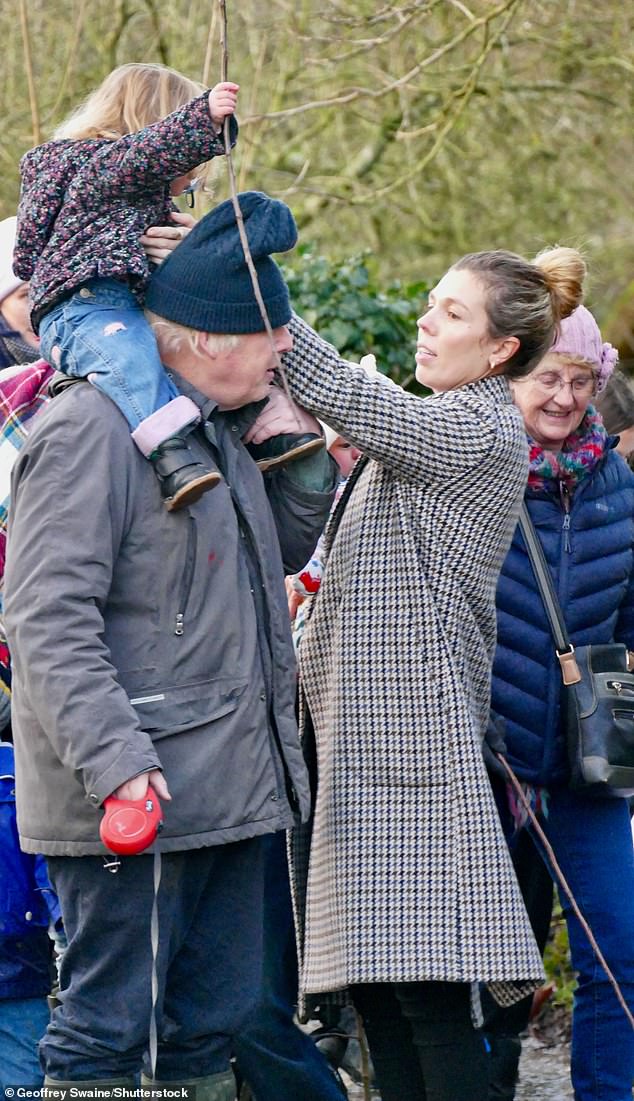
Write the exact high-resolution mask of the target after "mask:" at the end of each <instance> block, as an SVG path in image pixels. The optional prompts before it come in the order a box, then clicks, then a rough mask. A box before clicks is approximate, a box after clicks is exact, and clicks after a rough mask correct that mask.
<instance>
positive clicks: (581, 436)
mask: <svg viewBox="0 0 634 1101" xmlns="http://www.w3.org/2000/svg"><path fill="white" fill-rule="evenodd" d="M607 439H608V434H607V432H606V430H605V428H604V425H603V421H602V420H601V416H600V414H599V413H597V411H596V409H595V408H594V406H593V405H589V406H588V408H587V409H586V413H585V416H584V418H583V420H582V422H581V424H580V425H579V427H578V428H577V429H576V431H574V432H571V433H570V435H569V436H568V437H567V439H565V440H564V444H563V447H562V449H561V451H547V450H546V449H545V448H543V447H541V446H540V445H539V444H538V443H535V440H533V439H531V437H530V436H529V437H528V446H529V474H528V484H529V487H530V488H531V489H544V488H548V483H549V482H558V483H561V482H563V483H564V485H565V486H566V489H567V490H568V491H569V493H571V494H572V493H573V492H574V490H575V487H576V485H577V483H578V482H580V481H581V480H582V479H583V478H587V477H588V475H589V474H590V473H591V472H592V471H593V470H594V468H595V466H596V465H597V463H598V462H599V460H600V459H601V457H602V455H603V453H604V451H605V446H606V442H607Z"/></svg>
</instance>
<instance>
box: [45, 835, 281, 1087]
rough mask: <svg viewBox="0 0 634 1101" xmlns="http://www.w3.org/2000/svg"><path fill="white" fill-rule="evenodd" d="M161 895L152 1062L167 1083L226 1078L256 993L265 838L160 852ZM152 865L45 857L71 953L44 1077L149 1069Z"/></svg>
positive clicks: (136, 860) (144, 860) (97, 1076)
mask: <svg viewBox="0 0 634 1101" xmlns="http://www.w3.org/2000/svg"><path fill="white" fill-rule="evenodd" d="M161 860H162V877H161V885H160V889H159V896H158V898H159V908H158V917H159V948H158V958H157V975H158V1011H157V1019H158V1037H159V1044H158V1062H157V1068H156V1069H157V1073H156V1077H157V1078H158V1079H159V1080H164V1081H178V1080H179V1079H187V1078H203V1077H206V1076H207V1075H212V1074H218V1073H221V1072H223V1071H228V1070H229V1067H230V1057H231V1049H232V1036H233V1035H234V1033H236V1032H237V1031H238V1030H239V1029H240V1028H241V1026H242V1023H243V1021H244V1020H245V1019H246V1018H247V1017H248V1016H249V1014H250V1013H251V1011H252V1009H253V1006H254V1005H255V1004H256V1003H257V1001H258V999H259V995H260V981H261V973H262V897H263V882H264V880H263V873H264V860H263V839H262V838H260V837H256V838H252V839H250V840H248V841H238V842H235V843H233V844H227V845H218V846H215V847H213V848H201V849H194V850H191V851H188V852H176V853H164V854H163V856H162V858H161ZM153 864H154V858H153V857H152V856H151V855H141V856H130V857H122V859H121V865H120V867H119V870H118V871H117V872H116V874H114V875H113V874H112V873H111V872H109V871H108V870H106V869H105V868H104V862H103V860H102V858H101V857H98V856H55V857H49V858H48V866H49V873H50V877H51V882H52V883H53V886H54V889H55V890H56V892H57V894H58V896H59V900H60V903H61V907H62V913H63V915H64V926H65V930H66V935H67V938H68V947H67V948H66V950H65V952H64V955H63V957H62V964H61V992H60V995H59V998H60V1002H61V1005H60V1006H59V1007H58V1008H57V1009H55V1011H54V1013H53V1016H52V1019H51V1023H50V1025H49V1028H48V1032H47V1033H46V1036H45V1037H44V1039H43V1040H42V1042H41V1044H40V1055H41V1061H42V1067H43V1069H44V1070H45V1072H46V1074H47V1075H48V1076H49V1077H50V1078H54V1079H57V1080H61V1081H73V1080H77V1079H87V1080H101V1079H103V1080H105V1079H108V1078H116V1077H123V1076H129V1075H134V1074H136V1073H137V1072H138V1071H139V1070H140V1069H143V1070H144V1071H145V1072H146V1073H149V1072H150V1066H149V1063H148V1058H147V1051H146V1049H147V1045H148V1035H149V1025H150V1012H151V974H152V950H151V939H150V918H151V912H152V902H153V898H154V884H153Z"/></svg>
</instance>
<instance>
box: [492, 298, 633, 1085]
mask: <svg viewBox="0 0 634 1101" xmlns="http://www.w3.org/2000/svg"><path fill="white" fill-rule="evenodd" d="M615 362H616V352H615V350H614V349H613V348H612V346H611V345H609V344H604V343H603V342H602V340H601V335H600V333H599V329H598V327H597V324H596V321H595V320H594V318H593V316H592V314H591V313H590V312H589V311H588V310H587V309H585V307H583V306H580V307H579V308H578V309H577V310H575V311H574V313H573V314H572V315H571V317H569V318H568V319H567V320H565V321H563V322H562V324H561V327H560V333H559V337H558V340H557V343H556V344H555V346H554V347H553V348H552V350H551V352H550V353H549V354H548V355H547V356H546V357H545V359H544V360H542V362H541V363H540V364H539V365H538V366H537V367H536V369H535V370H534V371H533V372H532V373H531V374H529V376H528V377H527V378H525V379H523V380H519V381H516V382H514V383H513V384H512V390H513V397H514V399H515V402H516V404H517V405H518V407H519V409H520V411H521V413H522V415H523V418H524V423H525V426H526V432H527V434H528V442H529V448H530V473H529V480H528V488H527V490H526V495H525V496H526V502H527V505H528V509H529V512H530V514H531V518H532V520H533V523H534V525H535V528H536V531H537V534H538V536H539V539H540V541H541V543H542V546H543V549H544V553H545V556H546V559H547V562H548V565H549V567H550V569H551V571H552V575H553V581H554V583H555V587H556V589H557V593H558V596H559V600H560V603H561V607H562V611H563V615H564V619H565V621H566V625H567V627H568V631H569V633H570V636H571V640H572V642H573V644H575V645H588V644H597V643H608V642H614V641H616V642H623V643H625V645H626V646H627V647H628V648H629V649H634V556H633V551H632V547H633V541H634V475H633V474H632V472H631V471H630V470H629V469H628V466H627V464H626V463H625V461H624V460H623V459H622V458H621V456H620V455H618V454H617V452H616V450H615V447H614V445H615V442H616V441H615V440H614V438H611V437H609V436H608V435H607V433H606V431H605V428H604V427H603V424H602V421H601V418H600V417H599V416H598V414H597V413H596V410H595V408H594V405H593V401H594V398H595V395H596V394H597V392H598V391H600V390H602V389H603V387H604V386H605V384H606V382H607V379H608V377H609V375H610V373H611V371H612V370H613V368H614V364H615ZM497 607H498V647H497V651H496V656H495V663H494V667H493V692H492V708H493V710H494V712H497V713H498V714H499V715H501V716H502V717H503V718H504V719H505V720H506V736H505V737H506V746H507V754H508V760H509V762H510V764H511V766H512V768H513V769H514V771H515V772H516V774H517V776H518V777H519V778H520V779H521V780H522V781H524V782H525V783H526V784H527V785H528V787H529V791H530V793H531V795H532V797H533V802H534V803H535V804H536V805H537V807H538V808H539V818H540V823H541V825H542V827H543V829H544V831H545V832H546V834H547V836H548V839H549V842H550V844H551V845H552V847H553V850H554V853H555V856H556V859H557V860H558V862H559V864H560V866H561V868H562V871H563V874H564V876H565V878H566V879H567V881H568V883H569V885H570V888H571V890H572V893H573V895H574V896H575V899H576V900H577V903H578V904H579V906H580V908H581V910H582V912H583V913H584V915H585V918H586V920H587V921H588V923H589V925H590V927H591V929H592V931H593V933H594V935H595V937H596V939H597V942H598V943H599V946H600V947H601V949H602V952H603V954H604V956H605V957H606V959H607V961H608V964H609V965H610V967H611V969H612V971H613V972H614V974H615V976H616V978H617V981H618V982H619V984H620V986H621V989H622V990H623V993H624V996H625V998H626V1000H627V1002H628V1004H629V1005H630V1007H631V1009H633V1010H634V954H633V952H632V944H633V943H634V855H633V852H632V839H631V834H630V823H629V812H628V803H627V800H626V799H597V798H590V797H589V796H588V795H584V794H583V793H582V792H573V791H571V790H569V789H568V787H567V782H568V776H569V772H568V764H567V759H566V750H565V743H564V736H563V729H562V719H561V708H560V696H561V674H560V671H559V663H558V662H557V659H556V656H555V649H554V643H553V641H552V636H551V633H550V629H549V626H548V620H547V618H546V613H545V611H544V607H543V602H542V598H541V596H540V593H539V590H538V587H537V582H536V580H535V577H534V574H533V571H532V569H531V566H530V562H529V559H528V557H527V554H526V551H525V548H524V543H523V540H522V537H521V535H520V533H519V531H516V533H515V536H514V538H513V543H512V546H511V549H510V551H509V554H508V556H507V558H506V560H505V562H504V565H503V567H502V573H501V577H500V581H499V585H498V592H497ZM502 786H503V785H502ZM500 801H501V805H502V814H503V818H504V822H505V826H506V827H507V832H509V833H512V834H513V836H512V844H517V843H518V840H522V839H523V838H524V836H525V830H524V825H525V823H524V825H522V820H521V817H520V816H519V815H518V814H516V815H515V819H516V821H515V830H514V831H513V822H512V821H511V814H510V811H509V806H508V803H506V800H500ZM505 803H506V805H505ZM562 908H563V911H564V914H565V916H566V921H567V924H568V934H569V940H570V952H571V958H572V966H573V969H574V970H575V971H576V972H577V973H578V984H577V989H576V992H575V1004H574V1010H573V1037H572V1057H571V1063H572V1066H571V1070H572V1081H573V1086H574V1090H575V1098H576V1101H596V1099H598V1098H601V1101H626V1099H627V1101H631V1088H632V1078H633V1076H634V1033H633V1032H632V1029H631V1026H630V1024H629V1023H628V1020H627V1017H626V1015H625V1013H624V1012H623V1009H622V1008H621V1006H620V1005H619V1004H618V1001H617V998H616V995H615V994H614V992H613V990H612V987H611V986H610V984H609V981H608V979H607V976H606V975H605V974H604V973H603V970H602V968H601V967H600V965H599V964H598V963H597V961H596V960H595V958H594V954H593V951H592V948H591V946H590V944H589V943H588V940H587V937H586V935H585V933H584V932H583V930H582V929H581V927H580V925H579V923H578V921H577V919H576V918H575V916H574V914H573V913H572V912H571V909H570V905H569V903H568V901H567V899H566V898H565V897H564V896H563V895H562ZM496 1096H505V1097H509V1098H510V1097H513V1088H512V1086H511V1088H510V1089H509V1092H507V1093H498V1094H496Z"/></svg>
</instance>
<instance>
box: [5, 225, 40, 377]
mask: <svg viewBox="0 0 634 1101" xmlns="http://www.w3.org/2000/svg"><path fill="white" fill-rule="evenodd" d="M15 224H16V219H15V217H13V218H5V219H4V220H3V221H2V222H0V368H2V367H11V366H12V365H13V364H14V363H32V362H33V361H34V360H36V359H39V347H40V340H39V337H37V336H36V335H35V333H34V332H33V329H32V327H31V319H30V311H29V301H28V297H29V285H28V283H25V282H23V280H22V279H18V277H17V275H16V274H15V272H14V270H13V246H14V244H15Z"/></svg>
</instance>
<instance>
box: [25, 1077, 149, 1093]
mask: <svg viewBox="0 0 634 1101" xmlns="http://www.w3.org/2000/svg"><path fill="white" fill-rule="evenodd" d="M44 1085H45V1086H54V1087H55V1089H66V1090H68V1089H71V1087H72V1088H74V1089H80V1090H81V1089H83V1090H94V1089H97V1088H98V1089H104V1090H105V1089H110V1090H112V1089H114V1088H115V1087H116V1086H120V1087H121V1086H123V1087H124V1088H125V1089H127V1090H133V1089H135V1087H136V1081H135V1079H134V1075H130V1077H129V1078H98V1079H97V1078H90V1079H89V1080H86V1079H84V1078H82V1079H81V1081H79V1080H78V1079H77V1078H75V1079H74V1080H73V1081H72V1082H62V1081H60V1080H59V1079H58V1078H49V1077H48V1075H46V1077H45V1079H44Z"/></svg>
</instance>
